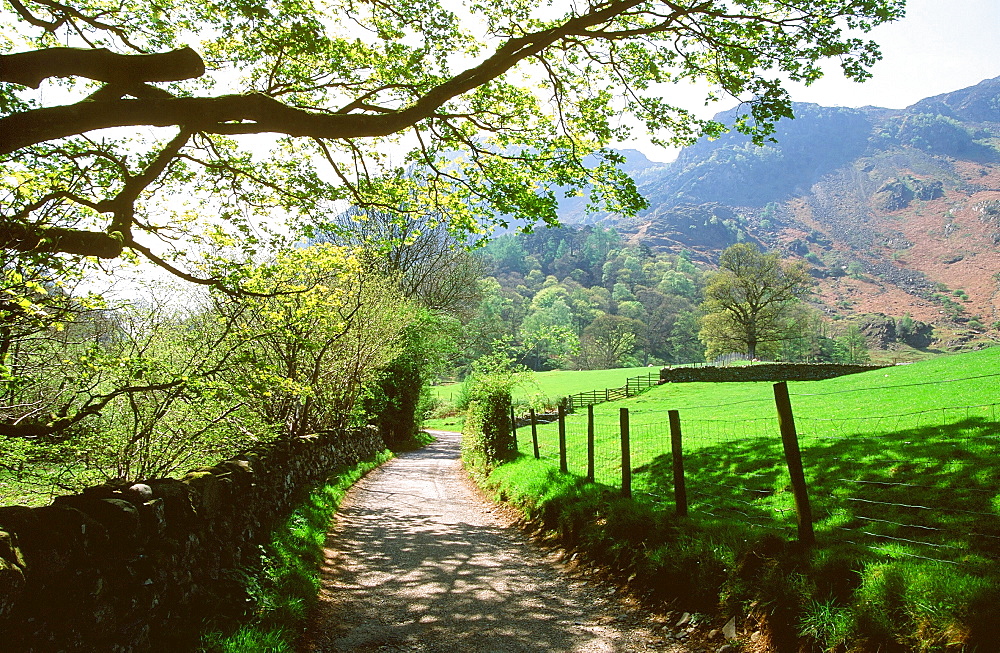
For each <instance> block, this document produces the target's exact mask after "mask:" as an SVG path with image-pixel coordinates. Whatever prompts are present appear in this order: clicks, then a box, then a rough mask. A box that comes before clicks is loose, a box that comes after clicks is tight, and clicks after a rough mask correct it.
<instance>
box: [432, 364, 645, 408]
mask: <svg viewBox="0 0 1000 653" xmlns="http://www.w3.org/2000/svg"><path fill="white" fill-rule="evenodd" d="M659 370H660V368H658V367H622V368H616V369H613V370H581V371H576V372H575V371H570V370H553V371H551V372H534V373H532V374H531V375H530V377H529V378H530V380H529V381H527V382H525V383H522V384H521V385H519V386H518V387H517V388H515V389H514V401H515V402H526V401H528V400H529V399H531V398H535V397H537V398H542V399H547V400H549V401H548V403H553V404H554V403H556V401H558V400H559V399H560V398H561V397H565V396H567V395H571V394H575V393H578V392H588V391H590V390H597V389H603V388H620V387H621V386H623V385H625V381H626V379H628V378H630V377H634V376H645V375H647V374H657V373H658V372H659ZM461 387H462V384H461V383H449V384H447V385H436V386H434V387H433V388H432V389H431V391H432V392H433V393H434V396H435V397H437V398H438V399H440V400H442V401H446V402H453V401H454V400H455V398H456V397H457V396H458V394H459V392H460V389H461Z"/></svg>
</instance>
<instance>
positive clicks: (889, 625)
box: [491, 348, 1000, 651]
mask: <svg viewBox="0 0 1000 653" xmlns="http://www.w3.org/2000/svg"><path fill="white" fill-rule="evenodd" d="M998 373H1000V348H994V349H990V350H984V351H979V352H972V353H966V354H962V355H958V356H950V357H942V358H937V359H933V360H928V361H924V362H920V363H915V364H911V365H905V366H897V367H892V368H889V369H885V370H880V371H873V372H868V373H864V374H858V375H852V376H846V377H840V378H838V379H831V380H826V381H814V382H792V383H789V384H788V385H789V391H790V393H791V395H792V396H791V400H792V405H793V410H794V412H795V418H796V425H797V427H798V432H799V440H800V444H801V448H802V458H803V462H804V465H805V472H806V480H807V483H808V485H809V493H810V497H811V500H812V504H813V514H814V523H815V527H816V531H817V538H818V547H817V548H816V549H815V550H814V552H813V554H812V556H811V560H809V561H806V562H803V561H801V560H799V562H794V560H793V558H794V556H792V558H789V560H792V562H789V563H788V565H789V566H788V568H787V569H785V570H784V571H782V572H781V574H785V575H786V576H787V578H785V576H782V575H781V574H777V575H776V572H775V571H774V570H772V571H770V572H768V574H764V575H761V576H760V578H752V577H751V578H743V577H740V573H741V572H740V571H739V568H743V569H745V568H746V566H745V565H742V566H741V565H740V564H736V565H735V566H734V565H733V561H734V560H737V559H739V558H740V556H741V555H745V550H746V548H747V547H750V546H753V542H757V541H761V539H760V538H762V537H764V536H766V535H768V534H771V535H777V536H778V537H779V538H780V540H781V541H788V540H791V541H794V540H795V538H796V527H795V511H794V502H793V501H792V494H791V491H790V485H789V480H788V472H787V468H786V465H785V460H784V455H783V450H782V445H781V440H780V435H779V431H778V427H777V420H776V413H775V408H774V395H773V389H772V384H771V383H718V384H708V383H691V384H672V385H667V386H661V387H658V388H654V389H652V390H650V391H649V392H647V393H646V394H644V395H641V396H639V397H635V398H632V399H628V400H623V401H619V402H614V403H611V404H601V405H598V406H595V408H594V412H595V423H596V430H597V437H596V440H597V442H596V461H595V462H596V466H597V470H596V477H597V481H598V485H597V486H596V487H604V488H606V490H605V492H607V493H609V494H608V496H614V493H615V492H616V490H615V488H616V487H617V486H619V485H620V482H621V457H620V456H621V442H620V437H619V430H618V427H619V409H620V408H622V407H627V408H629V411H630V422H631V433H632V441H631V449H632V472H633V492H634V495H635V497H636V502H637V503H638V504H641V505H645V506H646V508H644V509H643V510H648V511H649V512H648V515H647V518H646V521H648V522H649V523H651V524H656V523H672V524H673V525H672V526H669V527H665V526H664V527H660V528H658V530H657V529H654V531H655V532H656V533H657V535H656V537H654V538H653V539H651V540H643V541H641V542H637V541H631V542H629V543H628V544H627V546H625V549H627V548H628V547H631V548H632V549H635V551H632V552H629V551H626V550H624V549H619V550H618V553H617V554H615V555H616V556H618V557H616V558H614V559H616V560H617V559H618V558H627V559H629V560H631V562H629V565H630V567H629V568H635V567H637V566H638V567H643V568H644V569H645V573H646V574H647V575H648V577H649V578H659V577H664V578H671V579H672V580H671V581H670V582H671V583H673V584H675V585H677V584H679V585H680V586H685V583H686V584H687V586H697V585H698V583H704V582H709V581H710V579H711V578H716V585H715V591H717V592H718V593H719V594H718V597H717V599H718V600H721V601H722V602H723V603H724V604H725V605H727V606H733V605H746V604H750V603H756V604H757V605H765V604H769V603H768V602H774V603H775V604H776V605H777V604H781V603H782V602H785V603H787V605H785V606H784V607H781V608H780V609H779V607H780V606H779V607H776V608H775V610H776V612H775V614H779V613H781V610H785V611H786V612H787V613H788V615H798V616H797V617H794V619H793V620H795V619H797V620H798V621H797V625H796V624H793V625H795V627H797V628H798V629H799V630H800V631H801V632H802V633H804V634H807V635H808V636H809V637H812V638H814V639H815V640H817V641H818V642H820V643H822V644H823V645H824V646H825V647H826V649H824V650H833V649H834V648H835V647H837V646H842V645H844V643H845V642H847V641H850V642H853V646H854V647H857V646H861V648H857V650H868V649H867V648H864V647H865V646H870V648H871V650H881V649H884V648H885V645H886V643H888V642H892V643H893V644H892V645H893V646H899V645H902V646H904V648H902V649H900V650H911V649H912V650H926V651H932V650H942V651H943V650H960V649H961V648H962V647H965V648H964V649H962V650H977V649H976V648H975V646H976V645H977V643H981V642H995V641H996V639H995V636H996V635H997V633H996V630H997V628H998V626H997V624H996V620H995V619H992V618H990V617H989V615H990V614H991V613H993V610H994V607H995V605H996V603H997V602H998V597H997V596H996V595H997V594H998V592H1000V590H998V589H997V588H998V587H1000V569H998V563H1000V458H998V457H997V455H996V452H997V451H998V450H1000V414H998V407H997V403H998V397H1000V392H998V390H1000V377H998V376H993V375H996V374H998ZM671 409H676V410H678V411H679V414H680V417H681V425H682V431H683V435H684V455H685V479H686V482H687V490H688V499H689V508H690V518H688V519H686V520H680V521H673V522H671V519H673V518H672V514H673V511H674V503H673V498H674V497H673V476H672V459H671V456H670V441H669V428H668V423H667V411H668V410H671ZM557 432H558V431H557V426H556V425H555V424H551V425H541V426H539V428H538V433H539V440H540V448H541V452H542V456H543V460H540V461H535V460H533V459H531V458H528V457H522V458H521V459H519V460H518V461H517V462H516V463H514V464H512V465H508V466H505V467H502V468H501V469H499V470H497V471H496V472H495V473H494V475H493V477H491V482H492V483H493V484H494V486H495V487H497V488H498V489H499V491H500V492H501V493H502V494H504V495H505V496H507V497H509V498H512V499H514V500H515V502H516V503H519V504H521V505H524V506H533V507H532V508H528V510H529V512H533V514H534V516H536V517H539V516H540V517H541V518H545V519H548V520H549V522H550V526H549V527H550V528H553V529H555V530H557V531H561V532H563V531H565V532H571V531H572V532H577V531H580V530H581V529H583V530H586V529H587V528H591V527H592V528H594V529H597V530H600V529H602V528H606V527H607V526H606V525H605V526H601V524H606V523H607V522H608V521H609V520H608V518H607V516H606V515H602V511H604V512H605V513H606V512H607V510H608V508H607V505H606V504H605V505H603V506H601V505H598V504H595V503H594V502H593V500H583V499H582V498H581V497H582V496H584V495H583V493H582V491H581V490H580V489H579V487H580V483H582V476H583V475H584V474H585V472H586V462H587V461H586V411H585V410H582V411H579V412H578V413H577V414H575V415H571V416H570V417H569V418H568V419H567V441H568V447H567V449H568V451H567V457H568V463H569V470H570V472H571V473H570V474H568V475H562V474H559V473H558V471H557V470H558V441H557ZM529 433H530V432H529V430H528V429H521V431H520V432H519V440H520V442H521V443H522V445H521V451H522V452H527V453H528V454H529V455H530V451H531V449H530V435H529ZM591 495H593V492H591ZM574 506H575V507H574ZM587 510H591V513H590V516H589V522H590V523H589V524H587V523H584V524H582V525H581V524H580V523H576V522H577V521H579V520H580V519H581V518H580V517H579V516H575V515H578V513H580V512H581V511H583V512H586V511H587ZM552 513H554V514H555V515H556V516H552ZM664 520H666V521H664ZM570 524H575V525H570ZM636 528H638V529H639V530H642V528H641V527H640V526H636ZM646 530H648V529H646ZM573 537H574V538H576V539H579V538H580V537H581V536H579V535H574V536H573ZM582 537H583V540H585V541H590V542H591V544H592V545H594V546H596V547H597V549H599V551H597V554H596V555H605V557H606V555H607V551H608V550H609V546H610V545H608V544H607V543H606V542H605V541H604V538H605V537H606V535H605V536H602V535H590V536H582ZM656 538H661V539H662V540H664V541H665V543H664V541H660V540H658V539H656ZM574 541H576V540H574ZM682 542H686V543H687V544H682ZM692 542H694V543H695V544H692ZM595 543H598V544H595ZM612 548H613V547H612ZM691 550H695V551H699V552H700V553H699V554H698V555H699V556H701V559H700V561H699V560H692V559H691V558H690V557H689V554H688V552H689V551H691ZM654 552H659V553H656V555H654ZM755 555H756V554H755ZM774 555H778V557H779V558H780V557H781V556H782V555H790V554H774ZM633 558H637V560H636V559H633ZM678 558H680V559H683V560H687V561H688V563H689V564H688V566H689V567H690V570H691V573H695V572H696V571H697V573H698V574H702V576H704V574H703V572H704V571H705V570H706V569H708V570H716V571H718V570H719V569H722V568H725V569H727V571H726V573H725V574H723V576H724V578H725V579H724V580H719V579H718V575H715V576H712V575H711V574H710V575H709V576H708V577H702V579H701V580H697V581H696V580H691V579H688V581H685V580H683V578H681V579H680V580H678V577H677V574H678V573H681V572H678V571H677V569H676V568H675V566H672V563H671V564H668V561H670V560H673V559H678ZM783 564H784V563H783ZM664 565H666V567H664ZM779 567H780V565H779ZM664 569H666V571H664ZM776 569H777V568H776ZM671 570H672V571H671ZM713 573H714V572H713ZM752 575H753V574H751V576H752ZM681 576H683V573H681ZM706 578H707V579H708V580H706ZM782 578H784V580H782ZM643 582H646V581H643ZM783 596H784V597H786V598H774V597H783ZM734 602H735V603H734ZM991 602H992V603H991ZM991 606H993V607H991ZM789 619H792V617H791V616H790V617H789ZM892 650H895V649H892ZM978 650H987V649H982V648H980V649H978Z"/></svg>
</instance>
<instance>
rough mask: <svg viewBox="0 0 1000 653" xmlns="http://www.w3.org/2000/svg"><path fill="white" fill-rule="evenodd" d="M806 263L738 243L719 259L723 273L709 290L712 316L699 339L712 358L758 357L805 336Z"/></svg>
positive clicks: (708, 305) (712, 280)
mask: <svg viewBox="0 0 1000 653" xmlns="http://www.w3.org/2000/svg"><path fill="white" fill-rule="evenodd" d="M810 285H811V284H810V278H809V274H808V272H807V271H806V268H805V265H804V264H802V263H783V262H782V261H781V258H780V257H779V256H778V254H777V252H770V253H764V252H761V251H760V250H759V249H757V247H756V246H755V245H751V244H749V243H737V244H736V245H733V246H731V247H728V248H726V249H725V250H724V251H723V252H722V255H721V256H720V257H719V271H718V272H716V273H714V274H713V275H712V276H711V277H710V278H709V280H708V285H707V286H706V287H705V302H704V303H703V304H702V308H703V309H704V310H705V312H706V315H705V317H704V319H703V321H702V327H701V332H700V333H699V334H698V336H699V338H701V340H702V342H704V343H705V345H706V346H707V347H708V351H709V355H711V354H712V353H714V354H725V353H745V354H746V355H747V356H748V357H750V358H756V357H757V354H758V352H759V350H760V348H761V347H762V346H765V347H766V346H769V345H774V344H778V343H781V342H783V341H785V340H790V339H794V338H799V337H801V336H802V325H801V320H800V319H799V318H800V317H801V312H800V311H796V310H794V309H795V307H796V305H797V304H798V303H799V301H800V300H801V299H802V298H803V297H804V296H806V295H807V294H808V293H809V287H810Z"/></svg>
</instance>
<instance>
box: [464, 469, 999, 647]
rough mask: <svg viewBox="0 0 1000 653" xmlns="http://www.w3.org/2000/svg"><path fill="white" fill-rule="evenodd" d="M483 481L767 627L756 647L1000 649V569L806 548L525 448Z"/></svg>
mask: <svg viewBox="0 0 1000 653" xmlns="http://www.w3.org/2000/svg"><path fill="white" fill-rule="evenodd" d="M482 482H483V484H484V486H485V487H486V489H487V490H489V491H491V492H492V493H493V494H494V495H495V497H496V498H497V499H498V500H503V501H506V502H508V503H510V504H512V505H514V506H516V507H518V508H520V510H521V511H522V512H523V514H524V515H525V518H526V519H527V520H528V521H529V522H530V524H531V525H532V526H533V527H534V528H536V529H538V530H539V531H543V532H545V533H546V534H550V535H552V536H554V537H555V538H557V539H558V541H559V543H560V544H561V545H562V546H563V547H565V548H566V549H568V550H571V551H573V552H574V553H576V554H577V555H578V557H583V558H585V559H589V560H590V561H592V562H594V563H597V564H599V565H603V566H606V567H610V568H611V569H613V570H614V571H616V572H617V573H618V574H619V575H620V577H621V578H622V580H623V582H627V583H628V585H629V587H630V588H631V589H632V590H634V591H635V592H636V593H638V594H640V595H644V596H645V597H646V598H647V599H650V600H654V601H659V602H669V601H676V602H677V606H678V607H679V608H681V609H683V610H688V611H698V612H707V613H713V614H717V615H720V623H721V621H723V620H724V619H728V618H729V617H736V618H737V623H738V624H739V625H740V627H741V629H742V632H743V633H750V632H753V631H760V633H761V635H760V636H758V638H757V640H756V644H755V646H756V647H757V648H755V649H754V650H779V651H786V650H788V651H790V650H797V651H817V652H819V651H823V652H828V653H844V652H851V653H860V652H863V651H882V652H886V653H895V652H899V653H902V652H906V651H921V652H924V651H926V652H931V651H941V652H951V651H955V652H957V651H963V652H971V651H982V652H993V651H996V650H997V649H996V642H998V641H1000V624H998V623H997V622H998V620H997V619H996V606H997V605H1000V571H998V570H996V569H993V570H992V572H989V571H988V570H985V571H986V572H987V573H984V570H983V569H982V568H979V569H977V570H976V571H974V572H973V571H970V570H968V569H965V568H963V567H962V566H959V565H953V564H946V563H943V562H937V561H930V560H919V559H907V558H895V559H894V558H892V557H886V556H884V555H878V554H876V553H873V551H872V550H871V549H870V548H868V547H863V546H856V545H852V544H851V543H844V542H835V541H830V542H824V541H821V542H820V544H819V546H817V547H816V548H815V549H812V550H806V549H803V548H800V547H799V546H798V545H797V544H796V543H794V542H789V541H786V540H785V539H783V538H781V537H777V536H775V535H772V534H766V535H760V534H759V533H760V531H759V530H757V531H755V530H754V529H753V528H751V527H749V526H748V525H743V524H739V523H735V522H721V521H709V520H696V519H690V518H678V517H676V516H674V514H673V513H672V511H670V510H669V509H666V508H665V507H664V506H663V505H662V504H656V503H653V502H649V501H646V500H645V499H644V498H643V497H637V498H636V499H623V498H621V497H620V496H619V494H618V492H617V490H616V489H615V488H611V487H608V486H603V485H600V484H588V483H585V482H584V480H583V479H582V478H581V477H579V476H576V475H572V474H561V473H559V472H558V471H557V470H555V469H553V468H552V466H551V465H550V464H548V463H547V462H546V461H544V460H542V461H538V460H535V459H533V458H531V457H527V456H521V457H520V458H518V459H517V460H515V461H514V462H512V463H509V464H506V465H503V466H501V467H499V468H497V469H496V470H494V471H493V472H492V473H491V474H489V475H488V476H487V477H485V480H483V481H482Z"/></svg>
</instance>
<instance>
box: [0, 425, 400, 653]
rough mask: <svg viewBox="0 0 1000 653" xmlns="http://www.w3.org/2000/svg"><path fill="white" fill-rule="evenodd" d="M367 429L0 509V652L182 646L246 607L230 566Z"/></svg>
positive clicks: (361, 450) (244, 558)
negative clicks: (208, 623) (208, 620)
mask: <svg viewBox="0 0 1000 653" xmlns="http://www.w3.org/2000/svg"><path fill="white" fill-rule="evenodd" d="M384 448H385V444H384V443H383V442H382V439H381V437H380V436H379V435H378V431H377V430H376V429H375V428H374V427H369V428H366V429H361V430H355V431H350V432H329V433H322V434H318V435H310V436H306V437H302V438H295V439H292V440H286V441H280V442H274V443H270V444H268V445H266V446H262V447H260V448H258V449H255V450H253V451H250V452H248V453H246V454H244V455H241V456H237V457H236V458H233V459H230V460H227V461H225V462H222V463H220V464H218V465H215V466H213V467H204V468H200V469H196V470H194V471H192V472H189V473H188V474H187V475H186V476H184V477H183V478H181V479H170V478H162V479H152V480H147V481H143V482H141V483H136V484H132V485H129V486H119V487H114V486H99V487H92V488H89V489H87V490H84V491H83V492H82V493H81V494H76V495H72V496H65V497H59V498H57V499H56V500H55V501H54V502H53V503H52V505H49V506H45V507H42V508H27V507H23V506H9V507H4V508H0V650H3V651H6V652H11V653H13V652H21V651H31V652H38V653H42V652H49V651H53V652H55V651H67V652H68V651H88V652H90V651H107V652H122V653H124V652H126V651H129V652H137V651H185V650H192V647H193V645H194V644H195V642H196V641H197V636H198V633H199V631H200V628H201V625H202V622H203V620H204V618H205V617H208V616H216V617H217V616H220V615H236V614H238V613H240V612H241V611H243V610H245V609H247V607H249V603H248V597H247V596H246V594H245V590H244V589H243V585H242V584H241V582H240V570H241V568H245V567H246V566H249V565H253V564H254V563H256V562H259V559H260V553H261V551H260V546H261V545H262V544H263V543H265V542H266V541H268V539H269V535H270V532H271V530H272V529H273V527H274V526H275V525H276V524H277V523H278V522H279V520H281V519H282V518H284V517H286V516H287V515H288V514H289V513H290V512H291V510H292V509H293V508H294V506H295V505H296V503H297V502H298V501H300V500H301V499H302V498H303V497H304V496H305V493H306V492H307V491H308V490H309V489H310V488H313V487H315V486H317V485H318V484H320V483H321V482H323V481H324V480H325V479H326V478H327V477H328V476H329V475H330V473H331V472H333V471H334V470H335V469H337V468H339V467H342V466H346V465H353V464H355V463H357V462H359V461H361V460H366V459H370V458H372V457H373V456H374V455H375V454H376V453H377V452H379V451H382V450H383V449H384Z"/></svg>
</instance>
